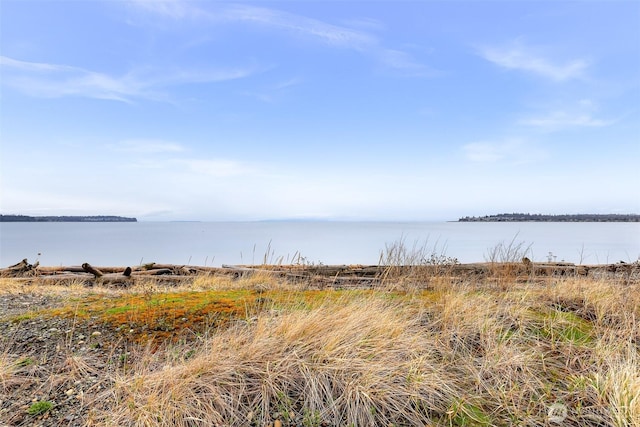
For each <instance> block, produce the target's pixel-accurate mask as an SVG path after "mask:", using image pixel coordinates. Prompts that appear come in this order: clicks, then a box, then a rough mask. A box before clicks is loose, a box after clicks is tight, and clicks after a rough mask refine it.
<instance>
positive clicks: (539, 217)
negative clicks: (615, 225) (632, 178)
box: [458, 213, 640, 222]
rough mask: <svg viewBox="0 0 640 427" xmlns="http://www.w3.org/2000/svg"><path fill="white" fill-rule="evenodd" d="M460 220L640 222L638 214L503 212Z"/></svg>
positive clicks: (461, 219) (459, 220)
mask: <svg viewBox="0 0 640 427" xmlns="http://www.w3.org/2000/svg"><path fill="white" fill-rule="evenodd" d="M458 222H640V215H638V214H564V215H544V214H528V213H502V214H497V215H486V216H465V217H463V218H460V219H458Z"/></svg>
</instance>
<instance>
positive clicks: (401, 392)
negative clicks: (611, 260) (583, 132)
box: [0, 275, 640, 426]
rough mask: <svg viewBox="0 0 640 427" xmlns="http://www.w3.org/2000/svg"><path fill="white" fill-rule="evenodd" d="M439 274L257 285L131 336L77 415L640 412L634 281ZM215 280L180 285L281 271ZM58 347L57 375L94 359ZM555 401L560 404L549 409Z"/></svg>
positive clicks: (178, 417) (423, 417) (210, 284)
mask: <svg viewBox="0 0 640 427" xmlns="http://www.w3.org/2000/svg"><path fill="white" fill-rule="evenodd" d="M440 279H441V281H442V286H438V287H437V288H433V287H431V288H430V289H431V290H428V291H419V290H417V289H412V290H411V292H397V291H388V290H380V291H377V292H368V293H363V292H351V291H323V292H320V291H315V293H314V295H315V296H314V298H315V299H314V300H313V303H309V302H308V301H306V302H305V303H304V304H294V303H291V304H282V303H279V302H276V301H272V302H268V301H267V302H264V301H263V302H261V305H260V306H259V307H254V308H252V309H251V310H250V311H251V316H250V317H247V318H243V319H237V320H236V321H234V322H231V323H230V324H229V326H227V327H224V328H220V329H216V330H212V331H211V332H210V333H208V334H206V337H205V338H204V339H202V340H201V341H200V344H198V346H197V347H194V345H193V343H190V344H189V347H188V348H189V351H183V350H184V349H183V348H182V347H181V346H182V345H183V344H181V343H179V342H178V343H171V344H169V343H167V344H166V346H165V347H161V348H160V349H158V348H152V347H150V346H149V347H131V348H130V349H129V350H130V351H131V356H130V358H131V363H128V364H126V366H121V367H120V368H114V365H115V364H114V365H112V366H110V367H109V369H103V370H102V371H100V373H99V374H100V377H101V388H100V391H96V392H95V393H94V394H93V395H92V396H87V397H86V399H87V400H86V402H85V405H86V406H87V407H88V408H91V410H90V411H89V412H88V413H87V414H86V416H85V418H84V420H83V422H84V424H85V425H99V426H105V425H122V426H205V425H207V426H209V425H220V426H222V425H225V426H266V425H269V424H270V423H273V422H274V421H276V420H278V421H280V422H282V423H283V424H284V425H291V426H293V425H296V426H297V425H301V426H320V425H329V426H349V425H351V426H371V425H373V426H379V425H382V426H389V425H398V426H400V425H404V426H414V425H437V426H493V425H497V426H510V425H522V426H540V425H554V423H556V424H555V425H559V424H557V423H561V425H565V426H638V425H640V376H639V372H640V357H639V351H640V323H639V322H638V318H639V316H640V285H639V284H627V283H625V282H616V281H613V280H609V281H607V280H591V279H584V278H561V279H551V280H550V281H548V282H545V283H539V282H537V283H512V286H509V287H507V288H505V289H500V288H496V287H495V286H493V284H492V283H489V284H485V283H481V282H474V281H469V282H467V283H462V284H460V283H457V282H456V283H449V285H448V286H445V283H446V280H447V279H446V277H441V278H440ZM225 280H226V279H224V280H223V279H220V280H219V279H217V278H211V277H203V278H199V279H198V280H197V281H195V282H194V283H193V284H192V286H193V289H194V290H198V289H212V288H216V289H217V288H225V289H226V288H229V287H231V288H233V287H235V286H238V284H239V283H244V286H247V287H250V288H251V289H256V290H260V289H261V288H262V287H267V288H270V289H282V288H286V286H287V284H286V283H284V282H282V281H278V279H274V278H273V276H270V275H269V276H268V277H266V276H265V277H258V278H254V279H253V281H250V280H247V281H246V282H242V280H244V279H241V280H240V281H237V282H227V281H225ZM412 280H414V279H412ZM430 280H433V278H430ZM296 289H297V288H296ZM297 290H299V289H297ZM145 291H149V292H161V291H162V290H160V289H151V290H145ZM122 292H132V291H131V290H127V291H122ZM303 294H304V293H295V294H294V293H292V298H295V297H294V296H293V295H303ZM323 296H324V297H325V299H323ZM292 302H294V301H292ZM2 354H3V353H2V349H0V355H2ZM13 361H15V358H13V359H12V360H9V359H7V358H4V359H3V358H2V357H1V356H0V387H1V386H2V378H4V381H5V383H6V382H7V379H12V381H13V380H14V379H15V378H16V376H17V375H19V373H16V372H15V371H14V370H13V368H12V367H11V366H13V365H12V363H13ZM66 362H67V367H66V370H57V371H56V372H57V373H58V375H60V373H63V374H64V375H67V376H71V377H77V376H82V375H86V374H87V373H89V372H90V373H91V375H95V374H96V371H95V370H96V368H95V367H93V366H91V360H90V359H88V358H78V357H77V355H74V354H70V355H69V356H68V358H67V359H66ZM5 389H8V388H5ZM558 413H559V414H560V415H561V418H562V420H559V419H558V418H553V417H552V416H554V417H555V416H556V415H557V414H558Z"/></svg>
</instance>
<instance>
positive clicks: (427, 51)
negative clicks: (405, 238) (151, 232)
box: [0, 0, 640, 220]
mask: <svg viewBox="0 0 640 427" xmlns="http://www.w3.org/2000/svg"><path fill="white" fill-rule="evenodd" d="M0 7H1V9H0V20H1V22H0V24H1V30H0V36H1V37H0V73H1V74H0V79H1V81H0V90H1V98H0V108H1V109H0V126H1V127H0V132H1V133H0V138H1V140H0V141H1V151H0V155H1V158H0V165H1V169H2V170H1V172H0V191H1V197H0V211H1V212H2V213H5V214H11V213H20V214H28V215H96V214H115V215H127V216H136V217H138V218H139V219H141V220H262V219H278V218H301V219H302V218H322V219H346V220H449V219H456V218H458V217H460V216H466V215H485V214H491V213H499V212H514V211H515V212H531V213H631V212H636V213H637V212H640V172H639V169H640V168H638V166H637V165H638V164H640V3H639V2H637V1H631V2H623V1H602V2H598V1H572V2H551V1H535V2H525V1H512V2H507V1H469V2H461V1H447V2H445V1H412V2H405V1H373V2H367V1H355V2H343V1H320V2H312V1H296V2H267V1H261V2H221V1H203V2H196V1H181V0H168V1H155V0H153V1H152V0H138V1H90V0H86V1H55V0H53V1H29V0H20V1H18V0H2V2H1V3H0Z"/></svg>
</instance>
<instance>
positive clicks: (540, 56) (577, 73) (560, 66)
mask: <svg viewBox="0 0 640 427" xmlns="http://www.w3.org/2000/svg"><path fill="white" fill-rule="evenodd" d="M478 53H479V55H480V56H482V57H483V58H484V59H486V60H487V61H490V62H493V63H494V64H496V65H499V66H501V67H503V68H507V69H510V70H520V71H525V72H529V73H533V74H536V75H539V76H542V77H545V78H548V79H551V80H554V81H558V82H562V81H565V80H571V79H576V78H580V77H583V76H584V72H585V71H586V69H587V67H588V66H589V62H588V61H586V60H585V59H571V60H565V61H554V60H552V59H550V58H549V57H548V54H547V53H546V52H545V51H544V49H540V48H534V47H531V46H526V45H525V44H524V43H522V42H520V41H516V42H512V43H510V44H508V45H506V46H483V47H480V48H479V49H478Z"/></svg>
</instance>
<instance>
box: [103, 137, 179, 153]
mask: <svg viewBox="0 0 640 427" xmlns="http://www.w3.org/2000/svg"><path fill="white" fill-rule="evenodd" d="M114 148H115V149H116V150H117V151H125V152H130V153H145V154H151V153H179V152H182V151H185V148H184V147H183V146H182V145H180V144H176V143H175V142H169V141H162V140H156V139H128V140H125V141H121V142H119V143H118V144H116V145H114Z"/></svg>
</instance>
